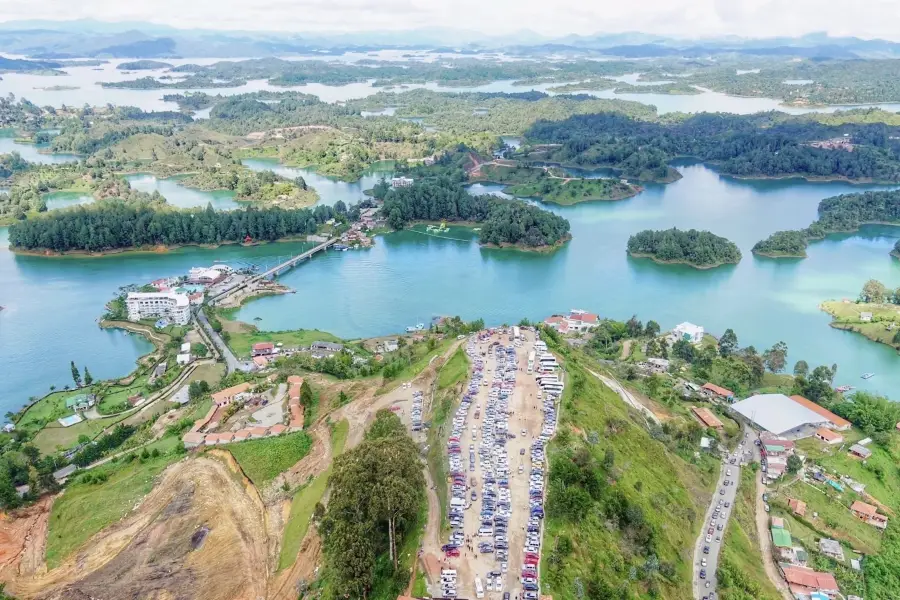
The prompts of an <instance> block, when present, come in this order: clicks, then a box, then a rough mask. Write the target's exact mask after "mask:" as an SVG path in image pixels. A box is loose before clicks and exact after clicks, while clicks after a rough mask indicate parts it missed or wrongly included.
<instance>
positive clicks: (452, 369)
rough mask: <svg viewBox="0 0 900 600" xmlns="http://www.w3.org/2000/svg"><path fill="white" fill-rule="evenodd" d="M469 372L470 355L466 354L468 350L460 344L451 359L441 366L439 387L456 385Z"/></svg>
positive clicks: (444, 387) (440, 388)
mask: <svg viewBox="0 0 900 600" xmlns="http://www.w3.org/2000/svg"><path fill="white" fill-rule="evenodd" d="M468 372H469V357H468V356H466V351H465V350H464V349H463V347H462V346H460V347H459V348H458V349H457V350H456V352H454V353H453V356H451V357H450V360H448V361H447V362H446V364H444V366H442V367H441V372H440V374H439V375H438V389H439V390H443V389H446V388H448V387H450V386H452V385H456V384H457V383H459V382H460V381H461V380H462V379H464V378H465V376H466V375H467V374H468Z"/></svg>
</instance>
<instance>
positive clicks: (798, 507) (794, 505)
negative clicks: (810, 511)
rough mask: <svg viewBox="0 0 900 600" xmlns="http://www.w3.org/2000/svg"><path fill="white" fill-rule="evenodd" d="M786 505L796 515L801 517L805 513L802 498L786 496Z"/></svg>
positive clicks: (804, 503) (804, 504)
mask: <svg viewBox="0 0 900 600" xmlns="http://www.w3.org/2000/svg"><path fill="white" fill-rule="evenodd" d="M788 507H790V509H791V510H792V511H793V513H794V514H795V515H797V516H800V517H802V516H804V515H805V514H806V502H804V501H802V500H796V499H794V498H788Z"/></svg>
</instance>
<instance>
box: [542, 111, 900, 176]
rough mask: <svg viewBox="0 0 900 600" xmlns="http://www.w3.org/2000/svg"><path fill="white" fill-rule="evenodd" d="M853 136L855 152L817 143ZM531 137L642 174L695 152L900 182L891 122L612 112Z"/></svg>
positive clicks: (732, 167) (720, 161) (737, 165)
mask: <svg viewBox="0 0 900 600" xmlns="http://www.w3.org/2000/svg"><path fill="white" fill-rule="evenodd" d="M845 134H846V136H847V137H846V139H847V140H849V141H851V142H852V144H853V149H852V151H847V150H846V149H842V148H819V147H814V146H812V145H811V144H810V142H813V141H818V140H826V139H831V138H836V137H840V138H842V139H844V135H845ZM526 136H527V138H528V139H529V141H530V142H533V143H554V144H561V147H559V148H557V149H552V150H551V152H550V155H549V158H550V159H551V160H554V161H558V162H564V163H574V164H577V165H580V166H586V167H597V166H605V167H614V168H618V169H621V170H622V171H623V173H624V175H625V176H628V177H635V178H644V179H663V178H665V177H667V176H668V175H669V169H670V167H668V164H667V163H668V161H670V160H672V159H673V158H676V157H679V156H691V157H696V158H699V159H700V160H704V161H710V162H713V163H715V164H716V165H717V168H718V169H719V170H720V171H722V172H723V173H728V174H731V175H739V176H768V177H778V176H784V175H803V176H808V177H845V178H848V179H874V180H878V181H900V127H893V126H889V125H885V124H883V123H846V124H842V125H839V126H831V125H826V124H823V123H819V122H816V121H812V120H809V119H802V118H799V117H798V118H787V119H786V118H783V117H778V116H776V115H774V114H773V113H759V114H756V115H726V114H720V113H716V114H710V113H701V114H698V115H695V116H692V117H689V118H687V119H683V120H676V121H673V122H665V123H663V122H651V121H643V120H637V119H633V118H630V117H628V116H625V115H622V114H620V113H613V112H605V113H598V114H587V115H575V116H572V117H569V118H568V119H565V120H563V121H548V120H542V121H538V122H536V123H535V124H534V125H532V126H531V128H530V129H529V130H528V131H527V132H526Z"/></svg>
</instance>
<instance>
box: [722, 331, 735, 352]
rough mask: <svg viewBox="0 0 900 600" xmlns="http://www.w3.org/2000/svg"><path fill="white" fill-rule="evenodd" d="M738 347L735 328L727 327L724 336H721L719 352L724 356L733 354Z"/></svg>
mask: <svg viewBox="0 0 900 600" xmlns="http://www.w3.org/2000/svg"><path fill="white" fill-rule="evenodd" d="M737 349H738V339H737V335H736V334H735V333H734V330H733V329H726V330H725V333H723V334H722V337H721V338H719V354H720V355H722V356H731V355H732V354H734V353H735V352H737Z"/></svg>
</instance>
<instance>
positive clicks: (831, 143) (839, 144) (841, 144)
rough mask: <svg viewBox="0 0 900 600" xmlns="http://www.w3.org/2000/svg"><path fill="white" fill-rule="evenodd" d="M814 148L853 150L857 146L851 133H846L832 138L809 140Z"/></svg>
mask: <svg viewBox="0 0 900 600" xmlns="http://www.w3.org/2000/svg"><path fill="white" fill-rule="evenodd" d="M809 145H810V146H812V147H813V148H822V149H824V150H846V151H847V152H853V148H855V147H856V146H855V145H854V144H853V141H852V139H851V138H850V134H849V133H845V134H844V135H843V136H842V137H837V138H831V139H830V140H817V141H814V142H809Z"/></svg>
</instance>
